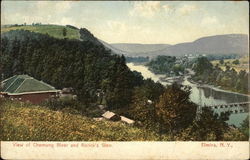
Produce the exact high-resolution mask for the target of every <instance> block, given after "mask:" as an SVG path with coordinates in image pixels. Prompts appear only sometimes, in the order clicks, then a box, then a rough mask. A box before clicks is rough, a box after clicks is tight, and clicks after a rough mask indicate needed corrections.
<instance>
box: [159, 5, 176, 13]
mask: <svg viewBox="0 0 250 160" xmlns="http://www.w3.org/2000/svg"><path fill="white" fill-rule="evenodd" d="M162 8H163V10H164V11H165V12H166V13H173V12H174V11H175V8H174V7H173V6H172V5H168V4H166V5H163V6H162Z"/></svg>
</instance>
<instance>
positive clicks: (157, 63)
mask: <svg viewBox="0 0 250 160" xmlns="http://www.w3.org/2000/svg"><path fill="white" fill-rule="evenodd" d="M147 66H148V67H149V69H150V70H151V71H152V72H154V73H155V74H167V75H169V74H170V73H171V71H172V72H174V73H175V74H176V75H179V72H182V73H183V72H184V66H183V65H181V64H177V63H176V57H174V56H157V58H156V59H155V60H151V61H150V62H149V63H148V64H147Z"/></svg>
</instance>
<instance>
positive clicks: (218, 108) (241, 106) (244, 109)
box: [207, 102, 250, 114]
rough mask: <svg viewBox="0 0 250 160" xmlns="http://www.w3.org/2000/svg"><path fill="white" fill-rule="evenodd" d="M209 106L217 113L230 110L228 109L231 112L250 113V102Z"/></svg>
mask: <svg viewBox="0 0 250 160" xmlns="http://www.w3.org/2000/svg"><path fill="white" fill-rule="evenodd" d="M207 107H211V108H212V109H213V110H214V111H215V112H217V113H222V112H228V111H229V112H230V113H231V114H237V113H248V112H249V108H250V102H240V103H228V104H221V105H209V106H207Z"/></svg>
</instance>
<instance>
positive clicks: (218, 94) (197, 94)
mask: <svg viewBox="0 0 250 160" xmlns="http://www.w3.org/2000/svg"><path fill="white" fill-rule="evenodd" d="M183 85H189V86H191V87H192V92H191V95H190V99H191V100H192V101H193V102H195V103H197V104H199V105H202V106H204V105H218V104H228V103H237V102H247V101H249V96H245V95H242V94H237V93H232V92H227V91H223V90H215V89H214V88H212V87H206V86H202V87H199V86H197V85H196V84H192V83H190V82H189V81H187V80H185V81H184V82H183Z"/></svg>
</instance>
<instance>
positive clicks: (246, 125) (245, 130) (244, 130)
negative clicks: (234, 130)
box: [239, 116, 249, 141]
mask: <svg viewBox="0 0 250 160" xmlns="http://www.w3.org/2000/svg"><path fill="white" fill-rule="evenodd" d="M239 129H240V131H241V133H242V134H243V135H244V140H246V141H248V140H249V116H247V118H246V119H245V120H244V121H243V122H242V124H241V126H240V128H239Z"/></svg>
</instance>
